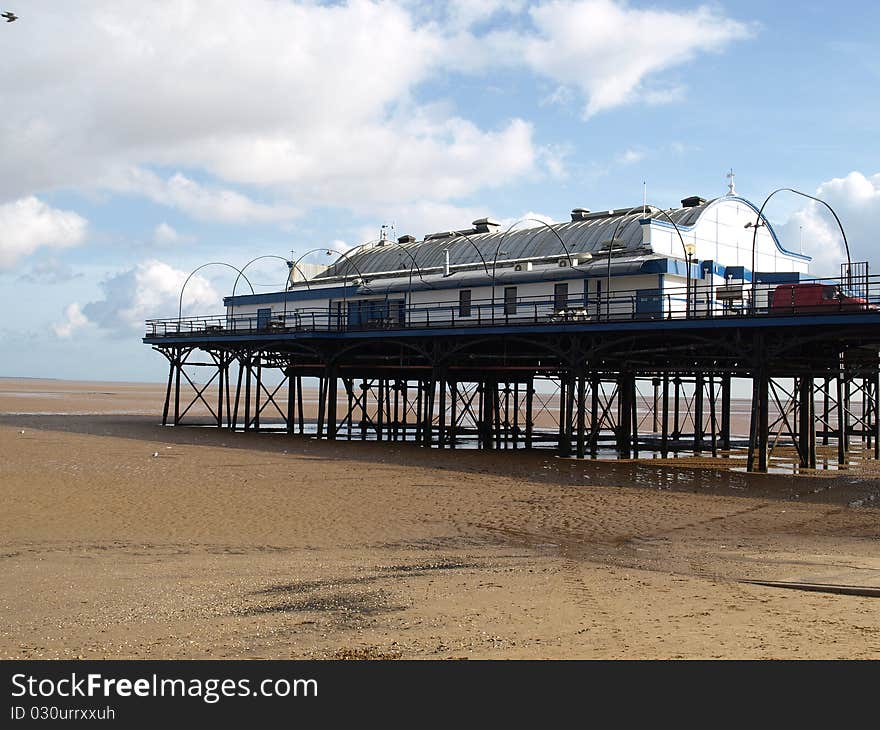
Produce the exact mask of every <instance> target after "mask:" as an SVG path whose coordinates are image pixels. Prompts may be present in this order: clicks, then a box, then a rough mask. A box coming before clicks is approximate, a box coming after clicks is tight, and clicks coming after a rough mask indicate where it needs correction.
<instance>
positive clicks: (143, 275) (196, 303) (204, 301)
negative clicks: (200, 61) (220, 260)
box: [82, 259, 223, 334]
mask: <svg viewBox="0 0 880 730" xmlns="http://www.w3.org/2000/svg"><path fill="white" fill-rule="evenodd" d="M188 275H189V274H188V273H187V272H185V271H180V270H179V269H175V268H173V267H172V266H169V265H168V264H166V263H164V262H162V261H157V260H155V259H150V260H148V261H142V262H141V263H139V264H138V265H137V266H135V267H134V268H131V269H128V270H126V271H123V272H121V273H119V274H116V275H115V276H112V277H110V278H109V279H107V280H105V281H104V282H102V283H101V288H102V289H103V291H104V298H103V299H100V300H97V301H93V302H89V303H88V304H86V305H85V306H84V307H82V313H83V314H84V315H85V316H86V317H87V318H88V320H89V321H91V322H93V323H94V324H96V325H98V326H99V327H102V328H104V329H107V330H111V331H113V332H118V333H121V334H130V333H131V332H133V331H136V330H140V329H142V328H143V325H144V320H145V319H147V318H148V317H176V316H177V310H178V302H179V297H180V291H181V288H182V287H183V284H184V282H185V281H186V279H187V276H188ZM222 311H223V301H222V296H221V295H220V294H219V293H218V292H217V291H216V290H215V289H214V287H213V286H212V284H211V282H210V281H209V280H208V279H207V278H205V277H204V276H202V275H201V274H198V273H197V274H195V275H194V276H192V278H191V279H190V280H189V282H188V283H187V284H186V289H185V290H184V295H183V316H191V315H199V314H216V313H218V312H222Z"/></svg>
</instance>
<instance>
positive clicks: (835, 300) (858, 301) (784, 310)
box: [770, 283, 877, 314]
mask: <svg viewBox="0 0 880 730" xmlns="http://www.w3.org/2000/svg"><path fill="white" fill-rule="evenodd" d="M867 310H872V311H876V310H877V305H876V304H869V303H868V300H867V299H865V298H863V297H855V296H850V295H849V294H845V293H844V292H843V291H841V289H840V287H839V286H837V285H836V284H813V283H806V284H780V285H779V286H777V287H776V288H775V289H774V290H773V294H772V295H771V298H770V312H771V314H795V313H801V312H831V311H837V312H840V311H844V312H864V311H867Z"/></svg>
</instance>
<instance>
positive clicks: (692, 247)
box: [684, 241, 697, 319]
mask: <svg viewBox="0 0 880 730" xmlns="http://www.w3.org/2000/svg"><path fill="white" fill-rule="evenodd" d="M684 254H685V258H686V259H687V264H686V266H687V285H686V290H685V291H686V294H685V300H684V317H685V319H687V318H688V317H690V312H691V264H692V263H693V260H694V257H695V256H696V254H697V246H696V244H694V243H693V241H691V242H688V243H686V244H685V245H684Z"/></svg>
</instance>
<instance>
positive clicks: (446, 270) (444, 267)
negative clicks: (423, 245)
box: [443, 248, 452, 276]
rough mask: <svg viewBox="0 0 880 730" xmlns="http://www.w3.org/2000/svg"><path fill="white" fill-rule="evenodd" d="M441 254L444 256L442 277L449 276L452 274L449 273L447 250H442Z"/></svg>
mask: <svg viewBox="0 0 880 730" xmlns="http://www.w3.org/2000/svg"><path fill="white" fill-rule="evenodd" d="M443 253H444V254H445V255H446V259H445V261H444V263H443V276H449V275H450V274H451V273H452V272H450V271H449V249H448V248H444V249H443Z"/></svg>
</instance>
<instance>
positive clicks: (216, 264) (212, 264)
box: [177, 261, 254, 332]
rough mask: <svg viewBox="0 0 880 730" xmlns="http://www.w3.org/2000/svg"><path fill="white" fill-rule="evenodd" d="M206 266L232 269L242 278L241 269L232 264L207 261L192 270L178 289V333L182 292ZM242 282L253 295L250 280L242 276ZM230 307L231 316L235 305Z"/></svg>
mask: <svg viewBox="0 0 880 730" xmlns="http://www.w3.org/2000/svg"><path fill="white" fill-rule="evenodd" d="M206 266H226V267H227V268H229V269H232V270H233V271H237V272H238V275H239V276H244V274H243V273H242V270H241V269H239V268H237V267H235V266H233V265H232V264H227V263H226V262H225V261H209V262H208V263H206V264H202V265H201V266H197V267H196V268H194V269H193V270H192V271H191V272H190V273H189V276H187V277H186V280H185V281H184V282H183V286H181V287H180V297H179V298H178V300H177V330H178V332H179V331H180V320H181V317H182V316H183V291H184V289H186V285H187V284H189V280H190V279H192V278H193V276H194V275H195V273H196V272H197V271H201V270H202V269H204V268H205V267H206ZM244 280H245V281H246V282H247V284H248V286H249V287H250V288H251V294H253V293H254V286H253V284H251V282H250V280H249V279H248V278H247V277H246V276H244ZM237 281H238V278H236V282H237ZM231 306H232V314H234V313H235V304H232V305H231Z"/></svg>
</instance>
